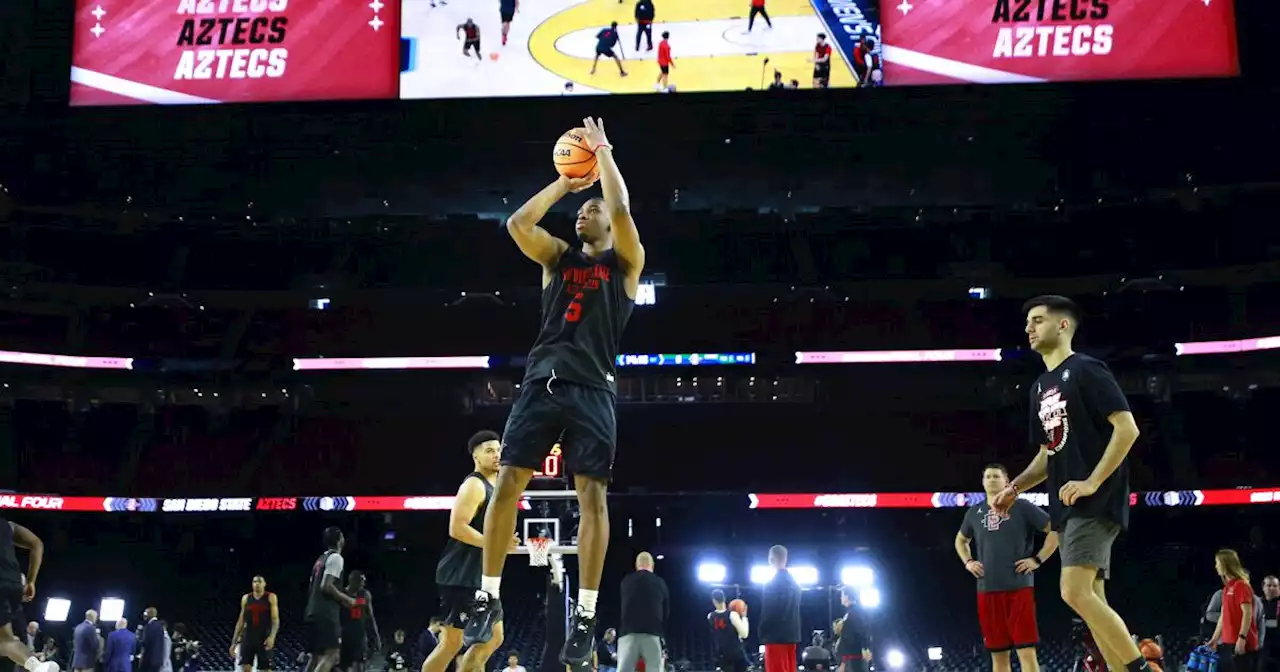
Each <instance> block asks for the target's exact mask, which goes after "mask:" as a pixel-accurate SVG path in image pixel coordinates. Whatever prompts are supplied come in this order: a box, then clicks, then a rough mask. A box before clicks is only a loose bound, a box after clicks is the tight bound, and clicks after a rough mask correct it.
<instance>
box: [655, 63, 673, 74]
mask: <svg viewBox="0 0 1280 672" xmlns="http://www.w3.org/2000/svg"><path fill="white" fill-rule="evenodd" d="M658 70H660V71H662V74H664V75H667V74H671V66H669V65H659V66H658Z"/></svg>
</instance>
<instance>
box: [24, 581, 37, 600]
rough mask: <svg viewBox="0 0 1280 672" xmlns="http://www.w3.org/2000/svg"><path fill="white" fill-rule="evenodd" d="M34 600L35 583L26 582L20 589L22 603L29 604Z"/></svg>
mask: <svg viewBox="0 0 1280 672" xmlns="http://www.w3.org/2000/svg"><path fill="white" fill-rule="evenodd" d="M34 599H36V582H35V581H28V582H27V583H26V585H24V586H23V587H22V601H23V602H30V601H31V600H34Z"/></svg>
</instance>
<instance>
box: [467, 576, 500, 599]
mask: <svg viewBox="0 0 1280 672" xmlns="http://www.w3.org/2000/svg"><path fill="white" fill-rule="evenodd" d="M473 576H474V575H473ZM501 586H502V577H501V576H482V577H480V590H483V591H484V592H486V593H489V594H490V595H492V596H493V597H494V598H495V599H496V598H497V597H498V588H500V587H501Z"/></svg>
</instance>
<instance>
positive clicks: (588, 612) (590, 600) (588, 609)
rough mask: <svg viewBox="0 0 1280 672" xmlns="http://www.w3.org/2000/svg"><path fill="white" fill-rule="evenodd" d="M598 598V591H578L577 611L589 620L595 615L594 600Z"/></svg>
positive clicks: (581, 589)
mask: <svg viewBox="0 0 1280 672" xmlns="http://www.w3.org/2000/svg"><path fill="white" fill-rule="evenodd" d="M599 596H600V591H598V590H587V589H586V588H579V589H578V609H580V610H581V611H582V615H583V616H586V617H587V618H591V617H592V616H595V615H596V598H597V597H599Z"/></svg>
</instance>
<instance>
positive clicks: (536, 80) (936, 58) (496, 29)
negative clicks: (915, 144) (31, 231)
mask: <svg viewBox="0 0 1280 672" xmlns="http://www.w3.org/2000/svg"><path fill="white" fill-rule="evenodd" d="M487 1H488V2H489V3H491V4H492V6H490V5H484V9H483V10H477V9H476V8H475V7H474V6H473V3H470V2H450V3H444V2H436V1H434V0H326V1H324V2H314V1H311V2H307V1H304V0H76V14H75V27H74V38H73V44H72V59H71V60H72V67H71V72H70V80H71V101H70V102H71V104H72V105H75V106H87V105H189V104H216V103H246V102H265V101H318V100H356V99H362V100H394V99H440V98H493V97H534V96H564V95H581V94H615V93H647V94H649V95H658V94H660V93H669V92H672V91H676V90H679V91H684V92H709V91H726V92H730V91H737V92H741V91H743V90H746V89H755V88H762V87H769V88H784V89H790V88H804V89H807V88H819V87H830V88H877V87H880V86H913V85H915V86H918V85H930V84H1001V83H1037V82H1074V81H1089V80H1113V79H1168V78H1179V79H1181V78H1190V77H1230V76H1235V75H1238V74H1239V64H1238V62H1237V47H1236V19H1235V8H1234V5H1233V3H1234V0H768V4H767V7H768V15H769V18H768V19H767V20H766V19H764V18H763V17H755V18H752V17H744V16H743V14H745V13H746V12H744V11H742V9H743V7H742V6H743V5H744V4H745V2H746V0H697V1H696V2H666V3H657V7H656V14H655V16H654V18H653V21H652V24H641V23H637V21H636V19H635V16H634V11H633V10H634V8H633V6H632V4H633V3H630V2H624V3H619V2H617V0H521V1H520V2H518V3H517V2H515V0H499V1H498V2H494V0H487ZM508 7H509V8H510V10H511V11H510V12H508V11H506V9H502V11H499V10H500V8H508ZM467 22H471V23H469V24H468V23H467ZM614 22H616V23H617V28H616V29H613V28H611V27H610V26H611V25H612V24H614ZM464 24H466V25H468V26H469V27H467V28H466V31H468V32H467V35H468V38H467V40H466V41H465V42H464V41H463V40H462V39H461V35H462V33H463V30H464ZM646 26H647V27H648V29H646ZM472 33H474V39H472V37H470V36H471V35H472ZM666 33H669V34H670V37H669V39H664V38H662V37H661V36H662V35H663V34H666ZM642 38H643V39H644V41H645V43H644V48H643V49H642V48H639V45H640V44H641V42H642ZM633 46H635V47H637V48H635V49H632V47H633ZM614 56H617V59H616V60H615V59H614ZM671 58H674V59H675V60H677V61H678V62H679V67H678V68H669V70H670V72H669V73H668V77H667V84H666V85H665V88H664V87H657V88H658V89H659V91H658V92H655V90H654V89H655V87H654V85H653V82H654V81H655V80H656V79H657V77H658V75H659V73H660V71H661V70H662V69H663V68H664V63H663V62H660V61H661V60H662V59H671ZM666 64H668V65H669V61H668V62H666ZM628 75H630V76H628Z"/></svg>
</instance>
